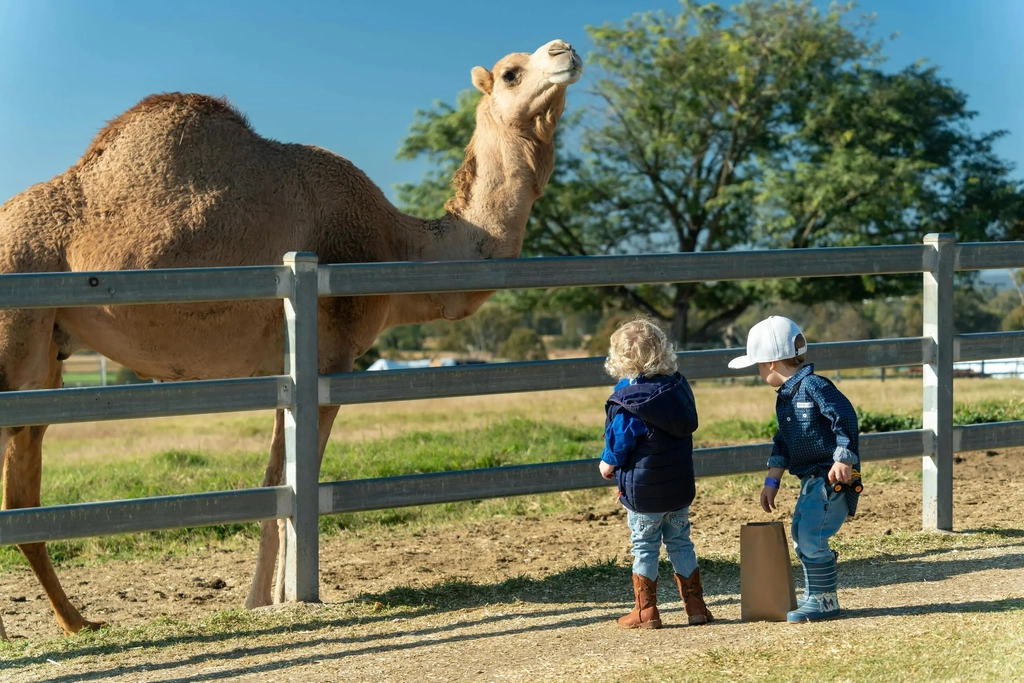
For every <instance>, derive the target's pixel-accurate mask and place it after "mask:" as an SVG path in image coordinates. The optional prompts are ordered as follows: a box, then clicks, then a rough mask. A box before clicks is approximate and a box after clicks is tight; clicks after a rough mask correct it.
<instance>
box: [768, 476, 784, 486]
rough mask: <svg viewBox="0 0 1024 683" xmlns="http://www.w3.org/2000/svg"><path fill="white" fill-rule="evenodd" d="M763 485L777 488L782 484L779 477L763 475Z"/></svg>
mask: <svg viewBox="0 0 1024 683" xmlns="http://www.w3.org/2000/svg"><path fill="white" fill-rule="evenodd" d="M764 485H765V486H769V487H771V488H773V489H777V488H779V487H780V486H782V480H781V479H776V478H775V477H765V478H764Z"/></svg>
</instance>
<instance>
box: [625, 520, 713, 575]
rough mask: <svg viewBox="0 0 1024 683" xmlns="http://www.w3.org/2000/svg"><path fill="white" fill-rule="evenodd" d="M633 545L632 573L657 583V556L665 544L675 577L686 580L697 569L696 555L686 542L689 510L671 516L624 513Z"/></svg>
mask: <svg viewBox="0 0 1024 683" xmlns="http://www.w3.org/2000/svg"><path fill="white" fill-rule="evenodd" d="M626 512H627V516H626V522H627V523H628V524H629V531H630V539H629V540H630V541H631V542H632V543H633V573H634V574H640V575H641V576H646V577H647V578H648V579H650V580H652V581H657V580H658V555H660V554H661V544H662V543H664V544H665V550H666V551H667V552H668V559H669V560H671V562H672V567H673V568H674V569H675V572H676V574H679V575H680V576H683V577H686V578H689V576H690V575H691V574H693V572H694V570H695V569H697V555H696V553H694V552H693V543H692V542H691V541H690V508H688V507H685V508H683V509H681V510H675V511H673V512H633V511H632V510H629V509H627V510H626Z"/></svg>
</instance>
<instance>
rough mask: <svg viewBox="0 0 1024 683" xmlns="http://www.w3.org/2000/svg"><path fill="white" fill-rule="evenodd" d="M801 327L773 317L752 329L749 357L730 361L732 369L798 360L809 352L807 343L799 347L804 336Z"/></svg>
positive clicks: (748, 348) (788, 320)
mask: <svg viewBox="0 0 1024 683" xmlns="http://www.w3.org/2000/svg"><path fill="white" fill-rule="evenodd" d="M802 334H803V332H801V331H800V326H799V325H797V324H796V323H795V322H793V321H792V320H790V319H789V318H784V317H782V316H781V315H773V316H769V317H767V318H765V319H764V320H762V321H761V322H759V323H758V324H756V325H754V326H753V327H751V328H750V332H748V333H747V355H745V356H740V357H739V358H733V359H732V360H731V361H729V367H730V368H747V367H750V366H751V365H754V364H756V363H771V362H772V361H776V360H786V359H787V358H796V357H797V356H799V355H801V354H802V353H805V352H806V351H807V343H806V342H804V343H803V344H802V345H801V346H799V347H797V345H796V338H797V337H798V336H800V335H802Z"/></svg>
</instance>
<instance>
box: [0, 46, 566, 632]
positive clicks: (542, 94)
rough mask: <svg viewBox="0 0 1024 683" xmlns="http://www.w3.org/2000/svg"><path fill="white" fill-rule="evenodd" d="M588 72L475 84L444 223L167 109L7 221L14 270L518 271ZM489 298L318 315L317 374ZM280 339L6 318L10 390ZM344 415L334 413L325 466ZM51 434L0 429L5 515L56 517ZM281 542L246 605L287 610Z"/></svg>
mask: <svg viewBox="0 0 1024 683" xmlns="http://www.w3.org/2000/svg"><path fill="white" fill-rule="evenodd" d="M582 68H583V67H582V62H581V60H580V58H579V56H578V55H577V54H576V52H575V51H574V50H573V49H572V47H571V46H570V45H568V44H566V43H564V42H562V41H559V40H556V41H552V42H550V43H548V44H546V45H544V46H542V47H541V48H539V49H538V50H537V51H536V52H534V53H532V54H530V53H515V54H511V55H508V56H507V57H504V58H503V59H501V60H500V61H499V62H498V63H497V64H496V65H495V66H494V68H493V69H492V70H490V71H488V70H487V69H485V68H483V67H479V66H478V67H476V68H474V69H473V70H472V80H473V84H474V85H475V86H476V87H477V88H478V89H480V90H481V91H482V92H483V93H484V96H483V98H482V99H481V101H480V104H479V106H478V107H477V114H476V131H475V133H474V135H473V138H472V141H471V142H470V144H469V146H468V147H467V148H466V158H465V162H464V163H463V165H462V167H461V168H460V169H459V171H458V173H457V174H456V175H455V177H454V178H453V185H454V187H455V197H453V198H452V199H451V200H450V201H449V202H448V204H447V205H446V209H447V213H446V215H445V216H444V217H442V218H439V219H436V220H422V219H419V218H414V217H412V216H408V215H405V214H403V213H401V212H399V211H398V210H397V209H396V208H395V207H394V206H392V205H391V203H390V202H388V200H387V199H386V198H385V196H384V194H383V193H382V192H381V191H380V189H379V188H377V186H376V185H374V184H373V183H372V182H371V181H370V180H369V178H367V177H366V175H365V174H363V173H362V172H361V171H360V170H359V169H357V168H355V167H354V166H353V165H352V164H351V163H350V162H349V161H348V160H347V159H344V158H342V157H340V156H337V155H335V154H332V153H330V152H328V151H326V150H323V149H319V148H316V147H311V146H306V145H297V144H284V143H280V142H276V141H272V140H267V139H265V138H262V137H260V136H259V135H257V134H256V133H254V132H253V130H252V128H250V126H249V124H248V122H247V121H246V119H245V117H244V116H242V115H241V114H240V113H239V112H238V111H236V110H235V109H234V108H232V107H231V106H230V105H229V104H228V103H227V102H226V101H224V100H218V99H214V98H211V97H207V96H204V95H195V94H180V93H172V94H162V95H152V96H150V97H147V98H146V99H144V100H142V101H141V102H140V103H139V104H137V105H135V106H134V107H132V108H131V109H129V110H128V111H126V112H124V113H123V114H121V115H120V116H118V117H117V118H115V119H114V120H113V121H111V122H110V123H109V124H108V125H107V126H106V127H105V128H104V129H103V130H102V131H101V132H100V133H99V134H98V135H97V136H96V139H95V140H94V141H93V143H92V145H91V146H90V147H89V148H88V150H86V152H85V154H84V155H83V156H82V158H81V160H80V161H79V162H78V163H77V164H76V165H75V166H73V167H72V168H70V169H68V170H67V171H66V172H64V173H62V174H61V175H59V176H57V177H55V178H53V179H52V180H50V181H49V182H46V183H41V184H38V185H35V186H33V187H30V188H29V189H28V190H26V191H25V192H23V193H21V194H19V195H17V196H15V197H13V198H12V199H10V200H9V201H7V202H6V203H5V204H4V205H3V206H2V207H0V274H4V273H41V272H60V271H62V272H68V271H72V272H74V271H102V270H128V269H151V268H185V267H222V266H243V265H269V264H279V263H281V260H282V257H283V256H284V255H285V253H287V252H290V251H309V252H315V253H316V254H317V255H318V256H319V259H320V262H321V263H356V262H384V261H434V260H460V259H487V258H513V257H517V256H518V255H519V253H520V251H521V249H522V244H523V238H524V233H525V230H526V221H527V218H528V216H529V213H530V209H531V207H532V206H533V202H534V201H535V200H536V199H537V198H538V197H539V196H540V194H541V191H542V189H543V187H544V185H545V184H546V183H547V181H548V179H549V177H550V175H551V172H552V165H553V163H554V143H553V138H554V133H555V128H556V126H557V124H558V121H559V118H560V116H561V114H562V110H563V108H564V106H565V92H566V88H567V87H568V86H569V85H570V84H572V83H575V82H576V81H578V80H579V78H580V76H581V75H582ZM491 293H492V292H471V293H452V294H423V295H412V296H378V297H361V298H347V299H346V298H325V299H321V300H320V316H319V318H320V322H319V365H320V372H321V373H322V374H325V373H337V372H347V371H350V370H351V369H352V362H353V360H354V359H356V358H358V357H359V356H360V355H362V354H363V353H364V352H365V351H366V349H367V348H369V346H370V345H371V344H372V343H373V341H374V339H376V337H377V335H378V334H380V332H381V331H382V330H383V329H385V328H387V327H392V326H395V325H403V324H408V323H415V322H422V321H427V320H433V319H437V318H446V319H449V320H457V319H459V318H464V317H466V316H468V315H472V314H473V313H474V312H475V311H476V310H477V308H479V307H480V305H481V304H482V303H483V302H484V301H485V300H486V299H487V298H488V296H490V294H491ZM283 324H284V314H283V306H282V304H281V302H279V301H277V302H275V301H269V302H268V301H233V302H222V303H198V304H180V305H159V306H156V305H145V306H142V305H136V306H103V307H95V308H58V309H33V310H0V391H17V390H25V389H40V388H57V387H60V386H61V383H62V382H61V373H62V365H63V361H64V360H65V359H66V358H67V357H68V356H69V355H71V353H73V352H74V351H75V350H77V349H80V348H89V349H94V350H96V351H98V352H99V353H101V354H103V355H104V356H107V357H108V358H111V359H113V360H115V361H117V362H119V363H121V364H122V365H125V366H126V367H129V368H132V369H133V370H135V371H136V372H137V373H138V374H139V375H140V376H143V377H153V378H157V379H160V380H163V381H172V380H186V379H213V378H222V377H248V376H252V375H257V374H265V373H270V374H280V373H281V372H283V360H282V354H283V335H282V329H283ZM211 340H216V342H215V343H210V342H211ZM337 411H338V409H337V408H336V407H324V408H321V409H320V435H319V436H320V457H321V458H322V457H323V449H324V446H325V444H326V443H327V438H328V436H329V435H330V430H331V425H332V423H333V421H334V417H335V415H336V414H337ZM283 427H284V417H283V412H282V411H280V410H279V411H277V415H276V419H275V422H274V435H273V438H272V442H271V448H270V460H269V463H268V465H267V470H266V474H265V476H264V479H263V485H264V486H271V485H277V484H280V483H281V481H282V478H283V463H284V452H283V451H284V445H283V444H284V441H283ZM45 429H46V428H45V427H44V426H36V427H21V428H4V429H2V430H0V453H3V454H4V463H3V508H4V509H13V508H24V507H33V506H38V505H39V501H40V498H39V496H40V471H41V459H42V440H43V433H44V431H45ZM283 527H284V523H283V521H282V522H280V523H278V522H277V521H276V520H270V521H267V522H264V523H263V527H262V532H261V538H260V548H259V553H258V557H257V563H256V565H257V566H256V571H255V575H254V577H253V583H252V587H251V590H250V593H249V596H248V599H247V600H246V606H247V607H250V608H251V607H257V606H261V605H266V604H270V603H271V602H280V601H282V600H283V585H282V580H281V577H280V576H278V578H277V585H276V587H275V586H273V585H272V584H273V581H274V575H275V574H274V565H275V561H277V564H278V565H279V567H280V565H283V562H280V561H279V560H278V554H279V549H282V548H283V544H282V543H281V539H280V533H281V530H282V529H283ZM20 548H21V551H22V552H23V553H24V555H25V557H26V558H27V559H28V561H29V563H30V564H31V565H32V569H33V571H34V572H35V574H36V577H37V578H38V579H39V581H40V583H41V584H42V586H43V588H44V589H45V591H46V595H47V597H48V598H49V600H50V604H51V605H52V607H53V611H54V614H55V615H56V618H57V622H58V623H59V624H60V626H61V627H62V628H63V629H64V630H65V631H66V632H68V633H74V632H77V631H78V630H80V629H82V628H97V627H99V626H101V625H102V624H98V623H96V622H91V621H87V620H85V619H83V618H82V616H81V614H79V612H78V610H77V609H76V608H75V607H74V606H73V605H72V604H71V603H70V602H69V601H68V598H67V596H66V595H65V593H64V590H63V589H62V588H61V585H60V582H59V580H58V579H57V576H56V574H55V573H54V570H53V566H52V565H51V564H50V560H49V557H48V555H47V552H46V548H45V545H44V544H42V543H34V544H26V545H23V546H21V547H20ZM278 574H281V572H280V570H279V572H278ZM272 589H273V590H272ZM2 629H3V626H2V622H0V637H2V634H3V630H2Z"/></svg>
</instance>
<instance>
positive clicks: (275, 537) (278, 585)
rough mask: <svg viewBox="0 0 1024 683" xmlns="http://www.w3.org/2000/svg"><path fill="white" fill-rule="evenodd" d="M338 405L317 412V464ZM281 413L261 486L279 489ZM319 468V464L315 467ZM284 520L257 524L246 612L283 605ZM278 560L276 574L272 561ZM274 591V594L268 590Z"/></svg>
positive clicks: (281, 438) (281, 464) (281, 433)
mask: <svg viewBox="0 0 1024 683" xmlns="http://www.w3.org/2000/svg"><path fill="white" fill-rule="evenodd" d="M338 409H339V406H324V407H321V408H320V412H319V420H320V422H319V429H318V437H319V447H320V454H319V458H320V459H319V462H322V461H323V459H324V450H325V449H326V448H327V439H328V438H329V437H330V435H331V427H332V426H333V425H334V418H335V417H336V416H337V415H338ZM284 456H285V452H284V411H283V410H278V411H277V415H276V416H275V419H274V437H273V439H272V440H271V443H270V461H269V462H268V463H267V471H266V474H265V475H264V477H263V483H262V484H261V485H262V486H278V485H280V484H281V482H283V481H284ZM317 467H318V469H319V465H317ZM286 532H287V521H286V520H283V519H279V520H275V519H269V520H264V521H263V522H262V523H261V525H260V548H259V552H258V553H257V555H256V573H255V574H254V575H253V577H252V585H251V586H250V588H249V597H248V598H246V600H245V606H246V608H248V609H253V608H255V607H263V606H264V605H270V604H275V603H278V604H279V603H282V602H284V555H285V552H286V549H285V543H286V538H287V533H286ZM275 560H276V561H277V572H276V573H275V572H274V562H275ZM272 588H273V592H271V589H272Z"/></svg>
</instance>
